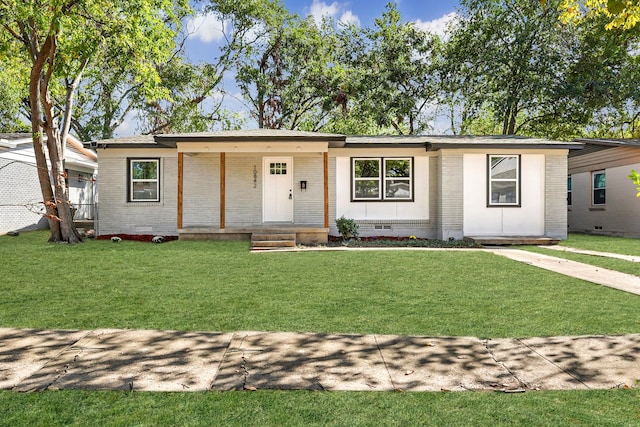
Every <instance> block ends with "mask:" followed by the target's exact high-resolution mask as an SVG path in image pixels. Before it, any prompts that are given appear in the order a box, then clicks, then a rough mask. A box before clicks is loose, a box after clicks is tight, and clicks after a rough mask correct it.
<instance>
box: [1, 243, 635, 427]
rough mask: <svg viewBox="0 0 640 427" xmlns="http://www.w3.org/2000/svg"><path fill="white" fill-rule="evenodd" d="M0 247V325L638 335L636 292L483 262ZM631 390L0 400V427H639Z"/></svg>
mask: <svg viewBox="0 0 640 427" xmlns="http://www.w3.org/2000/svg"><path fill="white" fill-rule="evenodd" d="M46 239H47V234H46V233H43V232H33V233H23V234H21V235H20V236H19V237H6V236H2V237H0V254H1V255H2V260H3V262H2V266H1V267H0V269H1V270H2V280H1V281H0V294H1V295H2V298H1V299H0V327H32V328H64V329H76V328H77V329H91V328H145V329H174V330H197V331H235V330H264V331H303V332H336V333H377V334H409V335H414V334H415V335H458V336H478V337H526V336H554V335H582V334H622V333H638V332H640V317H639V316H638V308H639V306H640V297H636V296H632V295H629V294H626V293H623V292H619V291H616V290H613V289H608V288H604V287H601V286H597V285H592V284H589V283H586V282H582V281H580V280H577V279H572V278H568V277H565V276H561V275H558V274H555V273H551V272H548V271H545V270H541V269H537V268H535V267H532V266H529V265H525V264H521V263H517V262H515V261H511V260H508V259H506V258H503V257H499V256H494V255H492V254H489V253H482V252H477V251H471V250H465V251H456V252H444V251H374V252H372V251H366V252H364V251H350V252H304V253H301V252H297V253H277V254H274V253H271V254H252V253H249V251H248V243H247V242H181V241H176V242H170V243H164V244H160V245H154V244H150V243H139V242H127V241H123V242H121V243H119V244H115V243H112V242H110V241H87V242H86V243H84V244H82V245H75V246H68V245H54V244H47V243H46ZM638 408H640V391H639V390H638V389H631V390H608V391H587V392H530V393H526V394H522V395H504V394H492V393H378V392H376V393H352V392H334V393H321V392H320V393H319V392H315V393H314V392H304V391H289V392H279V391H260V392H255V393H246V392H227V393H217V392H209V393H123V392H84V391H48V392H44V393H33V394H18V393H14V392H8V391H2V392H0V425H12V426H17V425H47V426H50V425H92V424H102V425H305V426H308V425H354V426H357V425H445V424H446V425H496V426H499V425H541V426H544V425H567V424H571V425H585V426H586V425H612V426H613V425H616V426H618V425H638V424H640V410H639V409H638Z"/></svg>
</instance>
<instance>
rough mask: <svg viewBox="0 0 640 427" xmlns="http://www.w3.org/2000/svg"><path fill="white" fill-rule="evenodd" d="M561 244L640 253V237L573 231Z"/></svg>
mask: <svg viewBox="0 0 640 427" xmlns="http://www.w3.org/2000/svg"><path fill="white" fill-rule="evenodd" d="M560 245H562V246H569V247H572V248H578V249H588V250H591V251H600V252H613V253H617V254H623V255H640V239H630V238H625V237H608V236H595V235H591V234H578V233H571V234H569V238H568V239H567V240H564V241H562V242H560Z"/></svg>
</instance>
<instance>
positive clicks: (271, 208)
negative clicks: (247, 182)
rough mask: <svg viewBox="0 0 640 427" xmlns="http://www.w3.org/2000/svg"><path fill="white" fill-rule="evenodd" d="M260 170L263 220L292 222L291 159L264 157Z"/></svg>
mask: <svg viewBox="0 0 640 427" xmlns="http://www.w3.org/2000/svg"><path fill="white" fill-rule="evenodd" d="M262 170H263V171H264V172H263V173H264V180H263V182H264V187H263V192H262V199H263V201H262V210H263V213H264V214H263V219H264V222H293V159H292V158H291V157H265V158H264V164H263V168H262Z"/></svg>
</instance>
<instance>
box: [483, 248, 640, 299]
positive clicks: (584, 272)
mask: <svg viewBox="0 0 640 427" xmlns="http://www.w3.org/2000/svg"><path fill="white" fill-rule="evenodd" d="M545 248H547V246H545ZM486 250H487V251H489V252H492V253H494V254H496V255H501V256H504V257H507V258H509V259H512V260H515V261H520V262H524V263H526V264H530V265H533V266H535V267H539V268H544V269H545V270H550V271H554V272H556V273H560V274H564V275H566V276H571V277H575V278H578V279H581V280H586V281H587V282H591V283H596V284H598V285H603V286H608V287H610V288H614V289H618V290H620V291H624V292H629V293H632V294H635V295H640V277H638V276H634V275H632V274H626V273H621V272H619V271H615V270H608V269H606V268H602V267H597V266H594V265H590V264H585V263H582V262H577V261H570V260H567V259H564V258H558V257H552V256H549V255H543V254H539V253H535V252H528V251H523V250H520V249H508V248H495V249H486ZM598 254H600V255H599V256H606V255H603V253H602V252H599V253H598ZM614 255H617V254H614ZM622 256H624V255H622Z"/></svg>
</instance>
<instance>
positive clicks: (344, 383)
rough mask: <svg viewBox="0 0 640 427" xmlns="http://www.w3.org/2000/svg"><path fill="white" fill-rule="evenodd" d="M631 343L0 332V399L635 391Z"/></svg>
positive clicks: (638, 363) (639, 374)
mask: <svg viewBox="0 0 640 427" xmlns="http://www.w3.org/2000/svg"><path fill="white" fill-rule="evenodd" d="M639 379H640V334H633V335H621V336H583V337H552V338H526V339H511V338H505V339H488V340H483V339H479V338H474V337H426V336H392V335H340V334H311V333H293V332H235V333H214V332H179V331H156V330H115V329H113V330H106V329H102V330H94V331H66V330H58V331H43V330H35V329H15V328H6V329H0V388H2V389H7V390H14V391H42V390H58V389H81V390H127V391H206V390H258V389H280V390H282V389H284V390H292V389H299V390H332V391H333V390H367V391H391V390H402V391H463V390H476V391H481V390H494V391H503V392H523V391H527V390H563V389H609V388H622V387H624V388H627V387H637V386H638V380H639Z"/></svg>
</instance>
